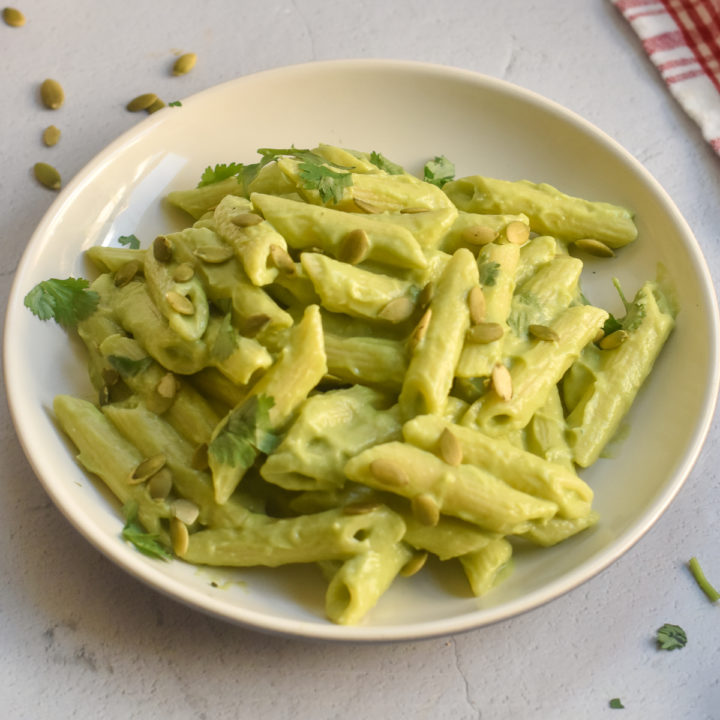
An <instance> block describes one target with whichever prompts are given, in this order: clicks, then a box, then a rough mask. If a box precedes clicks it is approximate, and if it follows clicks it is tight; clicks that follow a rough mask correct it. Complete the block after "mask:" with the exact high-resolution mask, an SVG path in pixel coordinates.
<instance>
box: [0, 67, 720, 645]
mask: <svg viewBox="0 0 720 720" xmlns="http://www.w3.org/2000/svg"><path fill="white" fill-rule="evenodd" d="M318 142H327V143H332V144H337V145H342V146H345V147H351V148H356V149H361V150H377V151H379V152H382V153H383V154H385V155H386V156H387V157H389V158H391V159H392V160H395V161H396V162H399V163H402V164H404V165H405V166H406V167H407V168H408V169H409V170H411V171H414V172H417V171H419V170H420V169H421V168H422V165H423V163H424V162H425V161H426V160H428V159H429V158H430V157H432V156H434V155H438V154H444V155H446V156H447V157H449V158H450V159H452V160H453V161H454V162H455V164H456V166H457V176H458V177H460V176H462V175H467V174H473V173H480V174H484V175H490V176H495V177H501V178H507V179H521V178H527V179H531V180H535V181H546V182H549V183H551V184H553V185H556V186H558V187H559V188H561V189H563V190H564V191H566V192H568V193H571V194H574V195H581V196H584V197H587V198H590V199H598V200H600V199H601V200H607V201H611V202H617V203H620V204H622V205H625V206H627V207H630V208H632V209H633V210H634V211H635V212H636V213H637V224H638V227H639V230H640V237H639V239H638V241H637V242H636V243H634V244H633V245H631V246H630V247H628V248H625V249H623V250H622V251H621V252H620V253H619V257H618V258H617V259H615V260H612V261H603V262H598V263H597V269H598V270H602V274H601V275H592V274H591V273H586V277H587V276H588V275H589V277H590V280H587V279H586V280H585V284H584V287H585V289H586V294H588V295H589V296H590V297H591V298H592V299H593V301H595V302H597V303H599V304H603V303H605V306H606V307H608V306H609V307H610V309H615V310H619V308H618V307H617V305H618V301H617V299H616V298H615V297H614V291H613V290H612V288H611V285H610V276H611V275H616V276H617V277H619V278H620V280H621V281H622V284H623V286H624V287H625V288H626V290H627V291H628V292H632V293H634V292H635V289H636V288H637V287H638V286H639V284H640V283H641V282H642V281H643V280H645V279H647V278H651V277H653V276H654V274H655V266H656V263H657V262H658V261H660V262H663V263H664V264H665V265H666V266H667V267H668V268H670V270H671V274H672V276H673V278H674V280H675V281H676V283H677V287H678V291H679V298H680V303H681V307H682V310H681V314H680V316H679V319H678V327H677V330H676V331H675V332H674V334H673V336H672V337H671V339H670V341H669V343H668V345H667V347H666V349H665V351H664V352H663V354H662V356H661V358H660V360H659V361H658V363H657V364H656V369H655V371H654V374H653V376H652V378H651V379H650V381H649V383H648V384H647V385H646V387H645V388H644V389H643V391H642V393H641V396H640V398H639V400H638V402H637V405H636V406H635V407H634V408H633V410H632V413H631V417H630V425H631V431H630V437H629V438H628V439H627V440H626V442H625V443H624V444H622V445H621V446H620V447H619V448H618V449H617V452H616V456H615V457H614V458H613V459H612V460H600V461H599V462H598V463H597V464H596V465H595V466H594V467H593V468H592V469H590V470H589V471H587V472H584V473H583V476H584V478H585V479H586V480H587V481H588V482H589V483H590V484H591V485H592V487H593V488H594V490H595V492H596V502H595V507H596V509H597V510H598V511H599V512H600V514H601V521H600V524H599V526H598V527H597V528H596V529H594V530H592V531H590V532H586V533H583V534H581V535H579V536H577V537H576V538H574V539H572V540H570V541H568V542H565V543H563V544H561V545H559V546H557V547H555V548H552V549H549V550H538V551H537V552H535V551H533V552H532V553H528V554H525V555H523V556H521V557H519V558H518V559H517V562H516V567H515V571H514V573H513V574H512V575H511V576H510V577H509V578H508V579H507V580H505V581H504V583H502V584H501V585H500V586H499V587H497V588H496V589H494V590H493V591H492V592H490V593H489V594H488V595H487V596H486V597H484V598H482V599H480V600H477V599H474V598H472V597H471V596H470V595H469V593H468V592H467V590H466V589H465V587H464V584H463V582H462V579H461V578H460V576H459V575H453V574H452V573H450V574H447V573H446V574H444V575H443V574H442V573H440V574H438V573H437V572H428V573H421V574H420V575H418V576H415V577H414V578H410V579H399V580H398V581H397V582H396V583H395V584H394V586H393V587H392V588H391V589H390V591H389V592H388V593H387V594H386V595H385V596H384V597H383V598H382V599H381V601H380V603H379V604H378V606H377V608H376V609H375V610H373V611H372V612H371V613H370V615H369V616H368V617H367V619H366V621H365V622H364V623H363V624H362V625H360V626H357V627H340V626H336V625H333V624H331V623H330V622H328V621H327V620H325V619H324V616H323V593H324V584H323V582H322V580H321V578H320V576H319V573H318V572H316V571H315V570H314V569H313V568H309V567H308V568H291V569H285V570H272V571H267V570H249V571H242V572H238V573H236V574H233V573H225V572H222V571H217V570H215V571H212V572H209V571H203V570H198V569H197V568H194V567H190V566H188V565H185V564H184V563H182V562H179V561H174V562H172V563H162V562H159V561H153V560H150V559H148V558H146V557H144V556H142V555H140V554H139V553H138V552H136V551H135V550H134V549H133V548H132V547H130V546H129V545H128V544H126V543H125V542H123V541H122V540H121V539H120V529H121V526H122V521H121V519H120V515H119V512H118V508H117V506H116V505H115V504H114V503H111V502H110V501H109V500H108V497H107V494H106V493H105V492H103V491H102V490H101V489H100V488H99V486H98V483H97V482H95V481H93V480H91V479H89V478H88V477H87V476H86V475H85V474H83V472H81V471H80V470H79V468H78V466H77V465H76V463H75V461H74V459H73V452H72V449H71V448H70V447H69V446H68V444H67V443H66V441H65V440H64V439H63V437H62V436H61V435H60V434H59V433H58V432H57V429H56V427H55V425H54V423H53V419H52V416H51V413H50V408H51V404H52V399H53V397H54V395H55V394H57V393H61V392H63V393H68V392H70V393H76V394H84V395H86V396H88V393H89V385H88V382H87V379H86V377H85V363H84V359H83V356H82V353H81V352H79V349H78V347H77V345H76V344H71V343H70V342H69V341H68V338H67V335H66V334H65V333H64V332H63V330H61V329H60V328H59V327H57V326H56V325H55V324H54V323H42V322H40V321H39V320H37V319H36V318H35V317H33V316H32V315H31V314H30V312H29V311H28V310H27V309H26V308H24V307H23V297H24V296H25V294H26V293H27V291H28V290H30V288H31V287H33V286H34V285H35V284H36V283H37V282H39V281H40V280H44V279H46V278H48V277H65V276H68V275H79V274H84V273H85V272H87V267H86V265H85V263H84V261H83V259H82V251H83V250H85V249H87V248H88V247H90V246H91V245H96V244H111V243H115V242H116V239H117V237H118V236H119V235H126V234H130V233H135V234H136V235H138V237H139V238H140V239H141V240H142V241H143V242H144V244H148V242H149V240H150V239H152V238H153V237H154V236H155V235H156V234H158V233H159V232H162V231H167V230H168V227H169V226H170V227H178V225H177V223H178V217H177V215H173V216H171V215H169V214H168V210H167V208H165V207H164V206H163V204H162V203H161V202H160V199H161V198H162V197H163V195H165V194H166V193H167V192H168V191H169V190H172V189H177V188H185V187H192V186H194V185H195V183H196V182H197V179H198V178H199V176H200V173H201V172H202V170H203V169H204V168H205V167H206V166H207V165H210V164H215V163H219V162H231V161H238V162H252V161H254V159H255V158H256V155H255V150H256V149H257V148H258V147H263V146H264V147H268V146H269V147H287V146H289V145H291V144H294V145H295V146H297V147H308V146H313V145H315V144H317V143H318ZM592 269H595V267H593V268H592ZM717 346H718V316H717V303H716V300H715V297H714V292H713V289H712V284H711V281H710V276H709V273H708V270H707V267H706V265H705V262H704V260H703V258H702V255H701V253H700V250H699V248H698V245H697V242H696V241H695V239H694V238H693V236H692V234H691V232H690V230H689V228H688V227H687V225H686V223H685V222H684V220H683V218H682V217H681V216H680V214H679V212H678V210H677V209H676V207H675V206H674V205H673V203H672V201H671V200H670V199H669V198H668V197H667V195H666V194H665V192H664V191H663V190H662V189H661V187H660V186H659V185H658V183H657V182H656V181H655V180H654V179H653V178H652V177H651V176H650V175H649V174H648V173H647V172H646V171H645V170H644V169H643V168H642V167H641V166H640V165H639V163H637V162H636V161H635V160H634V159H633V158H632V157H631V156H630V155H629V154H628V153H627V152H625V151H624V150H623V149H622V148H620V147H619V146H618V145H617V144H616V143H615V142H614V141H613V140H611V139H610V138H608V137H607V136H606V135H604V134H603V133H602V132H600V131H599V130H597V129H596V128H594V127H593V126H591V125H590V124H588V123H587V122H586V121H584V120H582V119H581V118H579V117H577V116H576V115H574V114H572V113H570V112H568V111H567V110H565V109H563V108H561V107H559V106H558V105H556V104H554V103H552V102H550V101H548V100H545V99H543V98H541V97H538V96H537V95H534V94H532V93H530V92H528V91H525V90H522V89H520V88H517V87H514V86H512V85H509V84H507V83H505V82H502V81H499V80H495V79H492V78H488V77H484V76H481V75H477V74H474V73H471V72H466V71H462V70H457V69H452V68H446V67H437V66H431V65H424V64H417V63H406V62H394V61H390V62H387V61H339V62H323V63H315V64H308V65H300V66H295V67H289V68H282V69H278V70H271V71H268V72H263V73H259V74H257V75H252V76H249V77H244V78H240V79H238V80H235V81H232V82H229V83H226V84H224V85H220V86H218V87H215V88H212V89H210V90H207V91H205V92H203V93H200V94H199V95H196V96H194V97H191V98H189V99H187V100H185V101H183V106H182V108H177V109H174V108H168V109H165V110H162V111H161V112H158V113H156V114H154V115H152V116H150V117H148V118H147V119H146V120H144V121H143V122H140V123H139V124H138V125H137V126H136V127H135V128H133V129H132V130H130V131H129V132H127V133H125V134H124V135H123V136H122V137H120V138H119V139H118V140H117V141H115V142H114V143H113V144H112V145H110V147H108V148H107V149H106V150H105V151H104V152H102V153H101V154H100V155H99V156H98V157H97V158H95V159H94V160H93V161H92V162H91V163H90V164H89V165H88V166H87V167H85V169H84V170H82V171H81V172H80V173H79V174H78V175H77V177H75V178H74V179H73V181H72V182H71V183H70V184H69V185H68V187H67V188H65V189H64V190H63V191H62V192H61V193H60V195H59V196H58V198H57V200H56V201H55V203H54V204H53V205H52V207H51V208H50V210H49V211H48V213H47V215H46V216H45V218H44V219H43V221H42V222H41V223H40V226H39V227H38V229H37V231H36V232H35V234H34V236H33V238H32V240H31V242H30V244H29V246H28V248H27V251H26V252H25V255H24V257H23V259H22V262H21V264H20V266H19V268H18V271H17V276H16V279H15V284H14V286H13V290H12V294H11V297H10V302H9V305H8V310H7V323H6V331H5V373H6V384H7V390H8V398H9V404H10V408H11V411H12V415H13V418H14V421H15V425H16V428H17V432H18V435H19V437H20V440H21V442H22V444H23V447H24V449H25V452H26V454H27V456H28V458H29V460H30V462H31V464H32V466H33V468H34V470H35V472H36V473H37V476H38V477H39V478H40V480H41V482H42V483H43V485H44V486H45V488H46V490H47V492H48V493H49V494H50V496H51V497H52V499H53V500H54V502H55V503H56V504H57V506H58V507H59V508H60V509H61V510H62V512H63V513H64V514H65V515H66V516H67V518H68V519H69V520H70V521H71V522H72V523H73V524H74V525H75V527H77V528H78V530H80V532H81V533H82V534H83V535H84V536H85V537H86V538H87V539H88V540H89V541H90V542H92V543H93V544H94V545H95V546H96V547H98V548H99V549H100V550H101V551H102V552H103V553H105V554H106V555H107V556H108V557H109V558H111V559H112V560H113V561H114V562H116V563H117V564H118V565H120V566H121V567H123V568H124V569H125V570H127V571H128V572H129V573H131V574H132V575H134V576H135V577H137V578H139V579H141V580H143V581H144V582H146V583H148V584H149V585H150V586H152V587H154V588H156V589H157V590H159V591H161V592H163V593H166V594H167V595H169V596H171V597H173V598H176V599H178V600H181V601H183V602H185V603H187V604H189V605H191V606H194V607H196V608H198V609H200V610H203V611H206V612H208V613H211V614H213V615H216V616H219V617H222V618H225V619H227V620H230V621H233V622H238V623H241V624H243V625H246V626H249V627H253V628H257V629H261V630H265V631H270V632H276V633H283V634H288V635H295V636H305V637H314V638H327V639H343V640H349V639H351V640H397V639H415V638H422V637H429V636H434V635H440V634H445V633H453V632H458V631H462V630H467V629H470V628H476V627H479V626H482V625H485V624H487V623H491V622H495V621H497V620H501V619H504V618H508V617H511V616H513V615H516V614H517V613H520V612H523V611H526V610H529V609H531V608H534V607H537V606H538V605H540V604H542V603H545V602H547V601H549V600H551V599H553V598H555V597H557V596H558V595H560V594H562V593H564V592H566V591H568V590H570V589H572V588H574V587H575V586H577V585H578V584H579V583H581V582H583V581H585V580H587V579H588V578H590V577H592V576H593V575H595V574H596V573H598V572H599V571H601V570H602V569H603V568H605V567H606V566H607V565H608V564H610V563H611V562H612V561H613V560H615V559H616V558H617V557H619V556H620V555H621V554H622V553H623V552H625V551H626V550H627V549H628V548H629V547H630V546H631V545H632V544H633V543H634V542H636V541H637V540H638V539H639V538H640V537H641V536H642V535H643V533H645V532H646V531H647V530H648V528H649V527H650V526H651V525H652V524H653V523H654V522H655V521H656V520H657V518H658V517H659V516H660V514H661V513H662V512H663V510H664V509H665V508H666V507H667V505H668V504H669V503H670V501H671V500H672V498H673V497H674V496H675V494H676V493H677V492H678V490H679V489H680V486H681V485H682V483H683V481H684V479H685V478H686V476H687V474H688V473H689V471H690V468H691V467H692V465H693V463H694V461H695V460H696V458H697V455H698V453H699V451H700V447H701V444H702V442H703V440H704V438H705V435H706V433H707V430H708V427H709V423H710V419H711V416H712V412H713V408H714V403H715V398H716V395H717V389H718V366H719V363H718V357H717V355H718V352H717ZM230 577H237V578H242V582H239V583H230V584H228V585H227V586H223V587H220V588H216V587H213V586H211V584H210V583H211V581H212V580H215V581H216V582H217V583H218V584H220V585H221V586H222V583H223V580H225V579H227V578H230ZM443 583H447V584H446V585H444V584H443Z"/></svg>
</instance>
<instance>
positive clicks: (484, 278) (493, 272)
mask: <svg viewBox="0 0 720 720" xmlns="http://www.w3.org/2000/svg"><path fill="white" fill-rule="evenodd" d="M478 271H479V274H480V284H481V285H486V286H487V287H492V286H493V285H494V284H495V283H496V282H497V276H498V273H499V272H500V263H497V262H484V263H482V265H480V266H479V267H478Z"/></svg>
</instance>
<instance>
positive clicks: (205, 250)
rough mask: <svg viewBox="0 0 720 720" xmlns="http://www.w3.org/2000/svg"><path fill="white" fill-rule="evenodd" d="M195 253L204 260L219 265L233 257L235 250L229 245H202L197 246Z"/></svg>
mask: <svg viewBox="0 0 720 720" xmlns="http://www.w3.org/2000/svg"><path fill="white" fill-rule="evenodd" d="M193 255H195V257H197V258H199V259H200V260H202V261H203V262H206V263H209V264H211V265H219V264H220V263H224V262H227V261H228V260H229V259H230V258H231V257H233V255H235V251H234V250H233V249H232V248H231V247H228V246H227V245H203V246H202V247H199V248H195V250H194V251H193Z"/></svg>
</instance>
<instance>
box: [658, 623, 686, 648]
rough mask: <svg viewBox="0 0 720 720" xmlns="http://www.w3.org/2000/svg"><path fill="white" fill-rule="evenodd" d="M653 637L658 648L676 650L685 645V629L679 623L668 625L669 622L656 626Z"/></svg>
mask: <svg viewBox="0 0 720 720" xmlns="http://www.w3.org/2000/svg"><path fill="white" fill-rule="evenodd" d="M655 639H656V640H657V644H658V648H659V649H660V650H676V649H677V648H682V647H685V645H687V635H685V631H684V630H683V629H682V628H681V627H680V626H679V625H670V624H669V623H665V624H664V625H663V626H662V627H661V628H658V631H657V635H656V636H655Z"/></svg>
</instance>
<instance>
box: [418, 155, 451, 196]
mask: <svg viewBox="0 0 720 720" xmlns="http://www.w3.org/2000/svg"><path fill="white" fill-rule="evenodd" d="M423 176H424V179H425V182H429V183H432V184H433V185H437V186H438V187H439V188H441V187H442V186H443V185H444V184H445V183H446V182H450V180H452V179H453V178H454V177H455V165H454V163H452V162H450V160H448V159H447V158H446V157H445V156H444V155H438V156H436V157H434V158H433V159H432V160H428V162H426V163H425V167H424V169H423Z"/></svg>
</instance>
